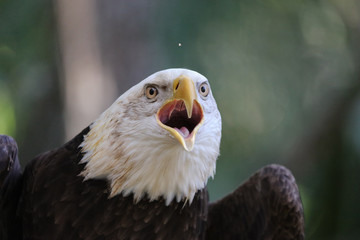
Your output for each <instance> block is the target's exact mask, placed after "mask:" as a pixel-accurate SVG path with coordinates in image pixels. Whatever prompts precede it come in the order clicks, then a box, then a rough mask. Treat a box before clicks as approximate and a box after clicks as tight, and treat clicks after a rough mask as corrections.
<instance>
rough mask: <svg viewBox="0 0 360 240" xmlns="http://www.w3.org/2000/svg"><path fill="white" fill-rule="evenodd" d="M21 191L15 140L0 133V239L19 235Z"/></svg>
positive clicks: (15, 237)
mask: <svg viewBox="0 0 360 240" xmlns="http://www.w3.org/2000/svg"><path fill="white" fill-rule="evenodd" d="M20 191H21V170H20V163H19V159H18V148H17V144H16V142H15V140H14V139H13V138H11V137H9V136H5V135H0V239H18V238H20V236H21V225H20V222H19V221H20V219H19V218H18V216H17V214H16V210H17V204H18V200H19V198H20Z"/></svg>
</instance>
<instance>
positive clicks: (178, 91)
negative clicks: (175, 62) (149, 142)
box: [156, 76, 204, 151]
mask: <svg viewBox="0 0 360 240" xmlns="http://www.w3.org/2000/svg"><path fill="white" fill-rule="evenodd" d="M156 119H157V122H158V124H159V125H160V126H161V127H162V128H164V129H166V130H167V131H169V132H170V133H171V134H172V135H173V136H174V137H175V138H176V139H177V140H178V141H179V142H180V143H181V144H182V145H183V147H184V148H185V150H187V151H191V150H192V149H193V148H194V144H195V135H196V133H197V131H198V129H199V128H200V126H201V125H202V123H203V119H204V114H203V110H202V107H201V105H200V104H199V102H198V101H197V94H196V90H195V85H194V82H193V81H192V80H191V79H189V78H188V77H185V76H180V77H178V78H176V79H175V80H174V82H173V96H172V98H170V99H169V100H167V101H166V102H165V103H164V105H163V106H162V107H161V108H160V109H159V110H158V112H157V114H156Z"/></svg>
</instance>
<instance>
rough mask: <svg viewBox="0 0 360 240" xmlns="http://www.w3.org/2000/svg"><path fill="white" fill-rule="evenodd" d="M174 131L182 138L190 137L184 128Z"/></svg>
mask: <svg viewBox="0 0 360 240" xmlns="http://www.w3.org/2000/svg"><path fill="white" fill-rule="evenodd" d="M175 129H176V131H178V132H179V133H180V134H181V135H182V136H183V138H187V137H188V136H189V135H190V132H189V130H188V129H187V128H186V127H181V128H180V129H179V128H175Z"/></svg>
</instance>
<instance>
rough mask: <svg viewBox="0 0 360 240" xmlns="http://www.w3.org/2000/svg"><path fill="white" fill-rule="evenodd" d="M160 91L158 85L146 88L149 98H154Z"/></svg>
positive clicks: (146, 94)
mask: <svg viewBox="0 0 360 240" xmlns="http://www.w3.org/2000/svg"><path fill="white" fill-rule="evenodd" d="M158 93H159V91H158V90H157V88H156V87H154V86H148V87H147V88H146V89H145V96H146V97H147V98H148V99H154V98H155V97H156V96H157V95H158Z"/></svg>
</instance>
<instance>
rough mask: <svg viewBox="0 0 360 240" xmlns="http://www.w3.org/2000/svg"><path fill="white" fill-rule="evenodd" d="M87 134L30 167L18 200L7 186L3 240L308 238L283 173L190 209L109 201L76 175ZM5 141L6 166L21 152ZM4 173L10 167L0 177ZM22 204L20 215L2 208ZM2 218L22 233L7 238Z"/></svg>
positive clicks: (200, 199) (101, 184) (264, 172)
mask: <svg viewBox="0 0 360 240" xmlns="http://www.w3.org/2000/svg"><path fill="white" fill-rule="evenodd" d="M87 131H88V128H86V129H85V130H84V131H83V132H82V133H80V134H79V135H78V136H77V137H76V138H74V139H73V140H72V141H70V142H69V143H67V144H65V145H64V146H63V147H61V148H59V149H56V150H53V151H50V152H47V153H44V154H42V155H40V156H38V157H37V158H35V159H34V160H33V161H32V162H31V163H29V164H28V165H27V167H26V170H25V172H24V175H23V178H24V179H25V181H24V183H23V186H22V193H21V197H20V198H19V194H18V189H19V188H15V187H11V188H10V189H12V190H13V191H14V192H13V194H9V188H7V190H6V191H5V190H4V189H6V188H4V186H6V185H4V184H3V185H2V191H1V194H2V195H1V200H2V201H1V202H2V206H1V211H2V218H1V219H2V223H3V224H2V229H1V230H2V239H16V237H17V236H16V235H17V234H20V233H21V232H23V236H22V237H23V238H24V239H87V240H91V239H304V218H303V209H302V204H301V199H300V196H299V192H298V188H297V186H296V183H295V179H294V177H293V176H292V174H291V173H290V171H289V170H288V169H286V168H284V167H282V166H279V165H269V166H267V167H264V168H262V169H261V170H259V171H258V172H256V173H255V174H254V175H253V176H252V177H250V178H249V180H247V181H246V182H245V183H243V184H242V185H241V186H240V187H239V188H238V189H237V190H235V191H234V192H233V193H231V194H229V195H228V196H226V197H225V198H223V199H221V200H219V201H217V202H215V203H211V204H210V205H208V193H207V190H206V189H203V190H201V191H199V192H198V193H197V194H196V197H195V199H194V201H193V202H192V204H191V205H189V203H184V202H179V203H177V202H176V201H173V202H172V203H171V204H170V205H169V206H165V202H164V200H163V199H160V200H158V201H153V202H149V201H147V199H146V198H144V199H142V200H141V201H139V202H138V203H134V201H133V197H132V196H131V195H130V196H127V197H122V196H121V195H119V196H116V197H114V198H111V199H108V190H107V189H108V187H107V183H106V182H105V181H104V180H87V181H83V178H82V177H80V176H78V174H79V173H80V172H81V170H82V169H83V165H82V164H78V163H79V159H81V153H80V151H79V150H80V149H79V144H80V143H81V142H82V140H83V135H84V134H86V133H87ZM1 141H2V145H1V144H0V146H2V148H1V149H2V150H1V152H0V154H1V160H2V164H3V162H4V159H8V157H9V156H17V148H16V143H15V142H14V141H13V140H12V139H11V138H8V137H7V136H0V142H1ZM4 142H5V143H6V144H5V147H4ZM16 166H18V162H17V164H16ZM15 169H16V171H15V172H16V174H15V175H14V178H13V180H11V181H14V182H18V181H19V179H20V178H19V168H18V167H16V168H15ZM4 171H5V172H6V171H7V168H3V169H2V172H1V174H2V175H3V174H4ZM9 179H10V178H8V180H7V181H9ZM15 185H16V184H15ZM5 192H7V193H5ZM19 199H20V205H19V207H18V209H17V211H16V209H15V207H10V208H8V206H9V205H4V203H5V202H6V203H9V202H10V203H17V201H18V200H19ZM12 206H13V205H12ZM5 216H6V218H7V219H12V220H11V221H12V223H15V226H16V227H15V229H17V231H14V230H13V229H12V230H11V231H10V233H11V234H12V235H10V236H8V233H9V231H8V230H6V229H8V228H9V224H4V223H6V222H7V221H6V220H5V218H4V217H5ZM16 217H18V218H19V219H21V222H16V221H17V220H18V219H16Z"/></svg>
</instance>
